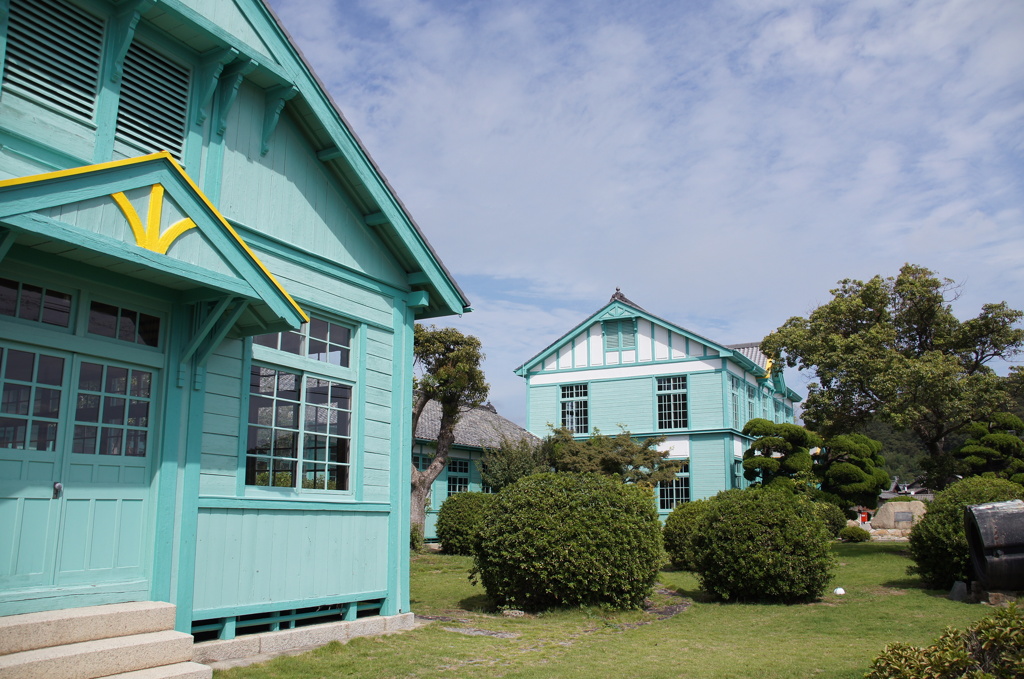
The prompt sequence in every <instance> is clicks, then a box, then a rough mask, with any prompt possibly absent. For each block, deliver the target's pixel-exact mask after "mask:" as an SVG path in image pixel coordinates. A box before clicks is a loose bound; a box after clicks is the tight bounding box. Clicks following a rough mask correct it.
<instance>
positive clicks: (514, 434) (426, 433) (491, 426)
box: [416, 401, 540, 449]
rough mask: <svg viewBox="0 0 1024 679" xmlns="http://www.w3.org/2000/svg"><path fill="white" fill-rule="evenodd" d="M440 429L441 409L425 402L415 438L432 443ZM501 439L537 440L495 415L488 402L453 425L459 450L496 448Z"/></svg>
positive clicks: (432, 402) (463, 415)
mask: <svg viewBox="0 0 1024 679" xmlns="http://www.w3.org/2000/svg"><path fill="white" fill-rule="evenodd" d="M440 429H441V406H440V404H439V403H438V402H437V401H427V405H426V406H425V407H424V408H423V414H422V415H420V421H419V423H418V424H417V426H416V439H417V440H419V441H436V440H437V432H438V431H439V430H440ZM502 438H505V439H508V440H511V441H518V440H521V439H527V440H530V441H539V440H540V439H538V438H537V437H536V436H534V435H533V434H531V433H530V432H528V431H526V430H525V429H523V428H522V427H520V426H519V425H518V424H516V423H515V422H513V421H511V420H507V419H505V418H504V417H502V416H501V415H499V414H498V412H497V411H496V410H495V409H494V406H492V405H491V404H489V403H488V404H485V405H482V406H478V407H476V408H472V409H471V410H468V411H466V412H464V413H463V414H462V417H461V418H460V419H459V422H458V424H456V425H455V445H457V446H460V447H462V448H480V449H483V448H497V447H498V446H499V445H501V440H502Z"/></svg>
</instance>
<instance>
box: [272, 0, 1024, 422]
mask: <svg viewBox="0 0 1024 679" xmlns="http://www.w3.org/2000/svg"><path fill="white" fill-rule="evenodd" d="M271 4H272V6H273V7H274V10H275V11H276V12H277V14H278V16H279V17H280V19H281V21H282V23H283V24H284V25H285V27H286V28H287V29H288V31H289V32H290V33H291V35H292V37H293V38H294V39H295V40H296V42H297V43H298V45H299V47H300V48H301V49H302V51H303V53H304V54H305V56H306V58H307V60H308V61H309V62H310V63H311V64H312V66H313V67H314V69H315V70H316V72H317V74H318V75H319V77H320V78H321V80H322V81H323V82H324V83H325V85H326V86H327V88H328V89H329V90H330V92H331V94H332V96H333V97H334V99H335V101H336V102H337V103H338V105H339V107H340V108H341V109H342V111H343V112H344V113H345V116H346V117H347V119H348V120H349V122H350V123H351V125H352V127H353V129H354V130H355V132H356V134H358V135H359V137H360V138H361V139H362V141H363V143H364V145H365V146H366V147H367V149H368V150H369V152H370V154H371V155H372V156H373V157H374V159H375V160H376V162H377V163H378V165H379V166H380V167H381V169H382V170H383V172H384V174H385V175H386V176H387V177H388V179H389V181H390V182H391V184H392V186H394V187H395V189H396V191H397V193H398V194H399V196H400V197H401V198H402V200H403V202H404V203H405V205H406V206H407V207H408V208H409V211H410V212H411V213H412V215H413V216H414V218H415V219H416V220H417V222H418V223H419V224H420V227H421V228H422V229H423V231H424V233H425V234H426V235H427V237H428V239H429V240H430V241H431V243H432V245H433V246H434V248H435V249H436V250H437V252H438V253H439V255H440V256H441V258H442V259H443V260H444V262H445V264H446V265H447V266H448V268H449V270H450V271H451V272H452V273H453V275H454V276H455V278H456V279H457V280H458V282H459V284H460V285H461V286H462V288H463V289H464V290H465V292H466V294H467V295H468V296H469V298H470V300H471V302H472V303H473V307H474V308H475V309H476V311H474V312H473V313H471V314H467V315H465V316H464V317H462V318H457V319H451V320H449V319H438V323H440V324H445V325H454V326H456V327H458V328H460V329H462V330H464V331H466V332H469V333H472V334H475V335H477V336H478V337H480V338H481V340H483V343H484V347H485V351H486V353H487V356H488V358H487V362H486V365H485V369H486V371H487V376H488V380H489V381H490V383H491V385H492V400H493V402H494V404H495V405H496V406H497V408H498V411H499V412H500V413H502V414H503V415H505V416H506V417H509V418H510V419H513V420H515V421H517V422H520V423H523V421H524V419H525V416H524V413H525V388H524V383H523V381H522V379H521V378H518V377H516V376H515V375H513V374H512V370H513V369H514V368H516V367H517V366H518V365H520V364H522V363H523V362H525V361H526V360H527V359H529V358H531V357H532V356H533V355H534V354H535V353H537V352H538V351H540V350H541V349H543V348H544V347H545V346H547V344H548V343H549V342H551V341H552V340H554V339H555V338H557V337H559V336H560V335H561V334H562V333H564V332H565V331H567V330H568V329H570V328H571V327H572V326H574V325H575V324H577V323H579V322H580V321H582V320H583V319H584V318H585V317H586V316H587V315H588V314H590V313H592V312H594V311H596V310H597V309H598V308H599V307H601V306H602V305H603V304H604V303H605V302H606V301H607V300H608V298H609V297H610V296H611V294H612V293H613V292H614V291H615V288H616V287H619V288H621V289H622V291H623V293H624V294H626V295H627V296H628V297H629V298H631V299H632V300H634V301H635V302H637V303H638V304H640V305H641V306H643V307H645V308H646V309H648V310H649V311H651V312H652V313H654V314H655V315H658V316H661V317H662V318H665V319H667V320H670V321H672V322H674V323H676V324H678V325H681V326H683V327H685V328H688V329H690V330H692V331H694V332H697V333H699V334H702V335H704V336H706V337H708V338H710V339H712V340H715V341H717V342H720V343H723V344H732V343H738V342H747V341H756V340H759V339H760V338H761V337H763V336H764V335H765V334H767V333H769V332H771V331H772V330H774V329H775V328H776V327H778V326H779V325H781V324H782V323H783V322H784V321H785V320H786V319H787V318H789V317H790V316H794V315H806V314H807V313H808V312H809V311H810V310H811V309H813V308H814V307H815V306H817V305H818V304H821V303H822V302H824V301H827V299H828V298H829V295H828V290H829V289H830V288H832V287H834V284H835V282H836V281H837V280H839V279H841V278H861V279H864V278H870V277H871V276H872V275H874V274H876V273H881V274H884V275H894V274H895V273H896V272H897V270H898V269H899V267H900V265H902V264H903V263H904V262H908V261H909V262H913V263H915V264H921V265H923V266H927V267H929V268H931V269H933V270H935V271H937V272H938V273H940V274H941V275H943V276H946V277H949V278H952V279H954V280H956V281H958V282H960V283H962V284H964V287H963V289H962V292H961V295H960V297H959V299H957V300H956V302H955V308H956V310H957V312H958V313H959V315H960V316H961V317H966V316H972V315H975V314H976V313H977V312H978V311H979V309H980V306H981V304H983V303H985V302H997V301H1002V300H1006V301H1007V302H1009V303H1010V304H1011V305H1012V306H1014V307H1016V308H1021V307H1024V2H1020V1H1018V0H968V1H960V0H934V1H932V0H921V1H917V2H899V1H897V0H877V1H872V0H857V1H855V2H831V3H830V2H820V3H805V2H773V1H772V0H716V1H715V2H697V1H685V2H680V1H679V0H675V1H670V2H641V1H638V0H633V1H629V0H626V1H623V0H619V1H607V0H593V1H591V2H577V1H575V0H525V1H521V2H505V1H502V0H492V1H489V2H431V1H422V0H365V1H364V0H346V1H345V2H326V1H322V2H309V1H308V0H271ZM787 379H788V382H789V384H790V386H793V387H794V388H796V389H797V390H798V391H802V390H803V383H804V381H805V380H804V376H803V375H801V374H796V373H792V374H788V375H787Z"/></svg>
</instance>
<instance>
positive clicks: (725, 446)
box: [690, 434, 732, 500]
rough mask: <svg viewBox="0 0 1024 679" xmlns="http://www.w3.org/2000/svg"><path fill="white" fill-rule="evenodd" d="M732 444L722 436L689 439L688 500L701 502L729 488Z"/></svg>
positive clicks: (695, 436) (711, 435)
mask: <svg viewBox="0 0 1024 679" xmlns="http://www.w3.org/2000/svg"><path fill="white" fill-rule="evenodd" d="M731 461H732V442H731V441H730V440H729V437H728V436H726V435H724V434H699V435H694V436H691V437H690V499H692V500H702V499H704V498H707V497H711V496H712V495H715V494H716V493H718V492H719V491H721V490H725V489H727V488H730V487H731V482H730V478H731V468H730V465H731V463H732V462H731Z"/></svg>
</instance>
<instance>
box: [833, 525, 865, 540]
mask: <svg viewBox="0 0 1024 679" xmlns="http://www.w3.org/2000/svg"><path fill="white" fill-rule="evenodd" d="M839 539H840V540H842V541H843V542H867V541H868V540H870V539H871V533H869V532H868V531H866V530H864V529H863V528H861V527H860V526H846V527H845V528H843V529H842V530H841V531H839Z"/></svg>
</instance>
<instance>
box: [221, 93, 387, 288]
mask: <svg viewBox="0 0 1024 679" xmlns="http://www.w3.org/2000/svg"><path fill="white" fill-rule="evenodd" d="M263 101H264V98H263V92H262V90H260V89H259V88H257V87H255V86H253V85H250V84H248V83H244V84H243V85H242V87H241V88H240V89H239V93H238V100H237V102H236V104H235V106H234V107H233V108H232V109H231V114H230V116H229V120H228V127H227V131H226V132H225V135H224V170H223V176H224V181H223V185H222V187H221V195H220V201H221V203H220V208H221V211H222V212H223V213H224V215H225V216H227V217H228V218H230V219H234V220H237V221H239V222H241V223H242V224H244V225H245V226H247V227H249V228H251V229H255V230H258V231H260V232H261V233H264V234H267V235H268V236H271V237H272V238H276V239H278V240H281V241H284V242H286V243H289V244H291V245H293V246H295V247H297V248H299V249H302V250H305V251H307V252H313V253H316V254H317V255H319V256H320V257H322V258H325V259H327V260H330V261H332V262H334V263H336V264H338V265H340V266H343V267H346V268H348V269H351V270H354V271H359V272H361V273H365V274H367V275H369V276H371V277H373V278H376V279H378V280H382V281H386V282H389V283H391V284H392V285H402V286H405V285H406V284H407V282H406V276H405V272H404V271H403V270H402V269H401V268H400V267H399V266H398V264H397V263H396V262H395V260H394V257H393V256H392V255H391V254H390V252H389V251H388V250H387V248H386V246H385V245H384V243H383V242H382V241H381V240H380V239H379V238H377V237H376V236H375V235H374V234H373V233H372V232H371V231H370V228H369V227H368V226H366V224H365V223H364V222H363V218H362V215H361V214H359V213H358V211H356V210H355V209H354V207H353V206H352V204H351V202H350V201H348V200H347V199H346V198H345V196H344V194H343V193H342V192H341V191H340V190H339V188H338V185H337V182H336V181H335V180H334V179H333V178H332V177H331V176H330V175H329V174H328V172H327V170H326V168H325V167H324V164H323V163H322V162H321V161H320V160H318V159H317V157H316V152H315V150H314V149H312V148H311V147H310V145H309V142H308V141H306V139H305V138H304V137H303V135H302V133H301V132H300V131H299V130H298V128H297V126H296V125H295V123H294V122H293V121H292V119H291V117H290V116H289V114H288V109H287V107H286V108H285V112H284V113H283V114H282V115H281V121H280V123H278V126H277V130H276V131H275V132H274V139H273V144H272V146H271V149H270V151H269V152H268V153H267V154H266V155H265V156H264V155H261V154H260V150H261V149H260V146H261V143H262V142H261V130H262V125H263V106H264V105H263ZM285 287H286V288H287V286H285ZM288 289H289V290H290V288H288Z"/></svg>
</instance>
